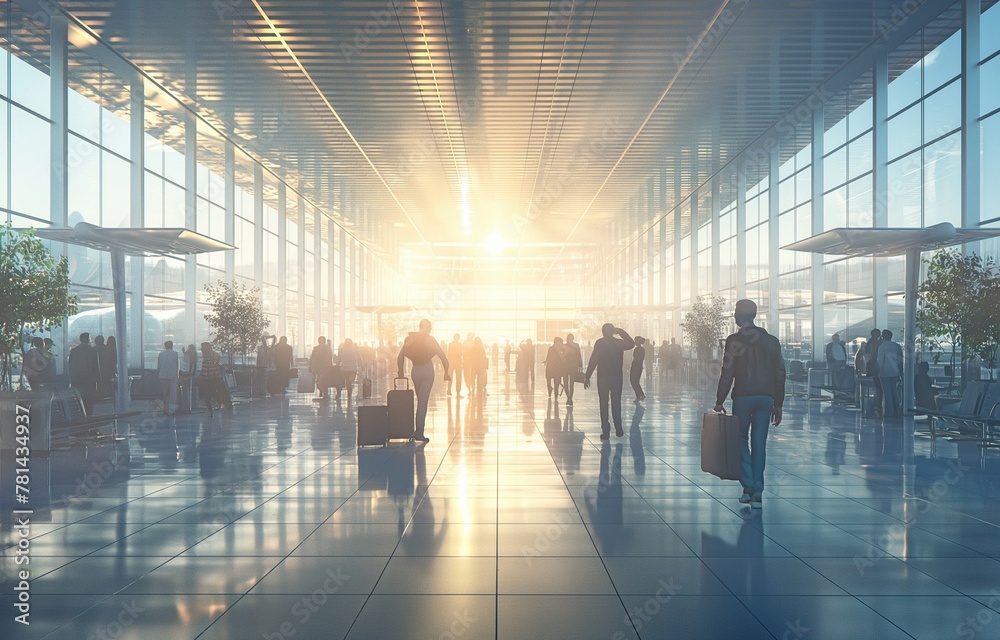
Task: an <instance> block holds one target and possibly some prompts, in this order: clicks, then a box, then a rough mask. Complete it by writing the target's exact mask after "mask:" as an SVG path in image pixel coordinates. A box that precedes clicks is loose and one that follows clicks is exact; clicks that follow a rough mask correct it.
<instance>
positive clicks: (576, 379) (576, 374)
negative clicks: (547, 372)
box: [570, 369, 587, 382]
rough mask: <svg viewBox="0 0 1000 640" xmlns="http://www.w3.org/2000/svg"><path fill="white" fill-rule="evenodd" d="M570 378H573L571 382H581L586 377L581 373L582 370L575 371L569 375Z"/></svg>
mask: <svg viewBox="0 0 1000 640" xmlns="http://www.w3.org/2000/svg"><path fill="white" fill-rule="evenodd" d="M570 377H572V378H573V382H583V381H584V380H586V379H587V375H586V374H585V373H584V372H583V369H577V370H576V371H574V372H573V373H572V374H570Z"/></svg>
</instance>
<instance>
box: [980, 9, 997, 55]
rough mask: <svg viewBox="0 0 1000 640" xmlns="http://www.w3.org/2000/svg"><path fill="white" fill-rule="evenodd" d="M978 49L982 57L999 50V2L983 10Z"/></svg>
mask: <svg viewBox="0 0 1000 640" xmlns="http://www.w3.org/2000/svg"><path fill="white" fill-rule="evenodd" d="M979 50H980V51H981V52H982V58H988V57H989V56H991V55H992V54H994V53H996V52H997V51H1000V3H997V4H994V5H993V6H992V7H990V8H989V9H987V10H986V11H983V15H982V17H981V18H980V23H979Z"/></svg>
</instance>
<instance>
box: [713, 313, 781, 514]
mask: <svg viewBox="0 0 1000 640" xmlns="http://www.w3.org/2000/svg"><path fill="white" fill-rule="evenodd" d="M756 316H757V305H756V304H755V303H754V302H753V301H752V300H740V301H738V302H737V303H736V309H735V312H734V314H733V317H734V318H735V320H736V324H737V326H739V331H737V332H736V333H734V334H732V335H731V336H729V337H728V338H726V347H725V351H724V352H723V355H722V373H721V375H720V376H719V389H718V392H717V393H716V400H715V411H718V412H720V413H724V412H725V410H726V409H725V407H724V406H723V403H724V402H725V401H726V397H727V396H728V395H729V391H730V389H732V392H733V415H735V416H736V417H737V418H739V420H740V457H741V458H742V460H743V473H742V477H741V478H740V483H741V484H742V485H743V495H741V496H740V502H741V503H743V504H749V505H750V507H751V508H754V509H760V508H761V506H763V503H762V501H761V496H762V494H763V493H764V464H765V461H766V451H765V448H766V446H767V430H768V424H769V423H773V424H774V425H775V426H778V425H779V424H781V406H782V404H784V401H785V361H784V359H783V358H782V355H781V345H780V344H779V343H778V339H777V338H775V337H774V336H772V335H770V334H769V333H768V332H767V331H765V330H764V329H762V328H760V327H758V326H756V325H754V323H753V320H754V318H755V317H756ZM734 383H735V384H734Z"/></svg>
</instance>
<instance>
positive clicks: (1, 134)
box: [0, 49, 48, 219]
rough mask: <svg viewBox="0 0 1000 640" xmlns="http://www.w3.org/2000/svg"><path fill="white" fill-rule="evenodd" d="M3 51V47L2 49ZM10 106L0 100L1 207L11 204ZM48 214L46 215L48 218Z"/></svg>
mask: <svg viewBox="0 0 1000 640" xmlns="http://www.w3.org/2000/svg"><path fill="white" fill-rule="evenodd" d="M0 51H2V49H0ZM8 112H9V107H8V106H7V103H5V102H0V207H3V208H5V209H6V208H8V207H9V206H10V203H9V201H8V200H9V198H10V193H9V192H8V190H7V166H8V164H7V160H8V153H9V151H10V147H9V145H8V144H7V129H8V127H7V119H8ZM47 218H48V216H46V219H47Z"/></svg>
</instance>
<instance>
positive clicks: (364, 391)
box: [361, 378, 372, 400]
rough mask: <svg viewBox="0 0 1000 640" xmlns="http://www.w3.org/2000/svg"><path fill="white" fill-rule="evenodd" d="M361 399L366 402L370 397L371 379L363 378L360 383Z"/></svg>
mask: <svg viewBox="0 0 1000 640" xmlns="http://www.w3.org/2000/svg"><path fill="white" fill-rule="evenodd" d="M361 397H362V398H364V399H365V400H367V399H368V398H370V397H372V379H371V378H365V379H364V380H362V381H361Z"/></svg>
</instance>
